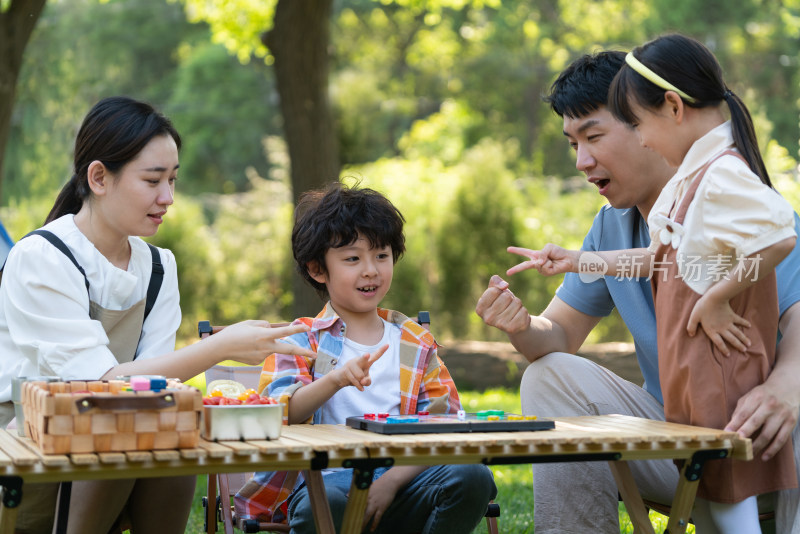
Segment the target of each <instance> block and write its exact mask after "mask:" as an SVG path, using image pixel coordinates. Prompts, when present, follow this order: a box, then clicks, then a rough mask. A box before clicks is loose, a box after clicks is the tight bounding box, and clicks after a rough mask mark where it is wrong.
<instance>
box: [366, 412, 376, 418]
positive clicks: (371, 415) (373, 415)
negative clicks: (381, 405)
mask: <svg viewBox="0 0 800 534" xmlns="http://www.w3.org/2000/svg"><path fill="white" fill-rule="evenodd" d="M364 419H375V414H374V413H365V414H364Z"/></svg>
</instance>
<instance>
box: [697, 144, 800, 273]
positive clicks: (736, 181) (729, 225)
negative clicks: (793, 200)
mask: <svg viewBox="0 0 800 534" xmlns="http://www.w3.org/2000/svg"><path fill="white" fill-rule="evenodd" d="M732 159H733V158H721V159H720V160H719V161H718V162H717V163H715V164H714V166H713V167H712V169H713V172H711V171H712V169H709V173H708V177H709V178H711V180H709V181H708V183H707V184H705V186H706V187H704V188H703V210H702V228H703V233H704V234H705V236H706V239H708V240H709V244H711V245H712V247H713V248H714V249H716V250H724V249H728V250H730V249H732V250H734V251H735V252H736V256H737V257H746V256H751V255H753V254H755V253H756V252H758V251H759V250H763V249H765V248H767V247H769V246H771V245H774V244H776V243H778V242H779V241H783V240H784V239H787V238H790V237H793V236H795V235H796V234H795V231H794V210H793V208H792V206H791V205H790V204H789V203H788V202H787V201H786V200H785V199H784V198H783V197H782V196H780V195H779V194H778V193H777V192H776V191H775V190H774V189H772V188H770V187H768V186H767V185H765V184H763V183H762V182H761V181H760V180H759V179H758V177H757V176H755V175H754V174H752V173H751V172H750V170H749V169H748V168H747V167H746V166H745V165H744V164H741V162H739V160H734V161H733V162H731V161H725V160H732ZM732 163H735V164H732Z"/></svg>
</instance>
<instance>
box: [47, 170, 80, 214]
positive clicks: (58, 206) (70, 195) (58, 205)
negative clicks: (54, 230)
mask: <svg viewBox="0 0 800 534" xmlns="http://www.w3.org/2000/svg"><path fill="white" fill-rule="evenodd" d="M79 181H80V178H79V177H78V175H77V174H73V175H72V178H70V180H69V182H67V183H66V184H65V185H64V187H62V188H61V192H60V193H59V194H58V197H56V201H55V203H54V204H53V208H52V209H51V210H50V213H49V214H48V215H47V219H45V221H44V223H45V224H47V223H49V222H51V221H54V220H56V219H58V218H59V217H61V216H62V215H67V214H69V213H71V214H76V213H78V212H79V211H80V210H81V207H82V206H83V201H84V199H85V198H86V195H87V194H88V191H87V189H88V187H80V185H81V184H80V183H79ZM84 185H86V184H84Z"/></svg>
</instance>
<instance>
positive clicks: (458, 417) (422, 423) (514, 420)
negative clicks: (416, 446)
mask: <svg viewBox="0 0 800 534" xmlns="http://www.w3.org/2000/svg"><path fill="white" fill-rule="evenodd" d="M347 426H349V427H352V428H355V429H358V430H369V431H370V432H377V433H379V434H431V433H439V432H515V431H516V432H518V431H531V430H549V429H551V428H555V422H554V421H553V420H551V419H545V418H539V417H536V416H524V415H518V414H511V413H505V412H504V411H503V410H485V411H482V412H476V413H464V412H459V413H458V414H428V413H426V412H422V413H420V414H417V415H389V414H364V415H363V416H359V417H348V418H347Z"/></svg>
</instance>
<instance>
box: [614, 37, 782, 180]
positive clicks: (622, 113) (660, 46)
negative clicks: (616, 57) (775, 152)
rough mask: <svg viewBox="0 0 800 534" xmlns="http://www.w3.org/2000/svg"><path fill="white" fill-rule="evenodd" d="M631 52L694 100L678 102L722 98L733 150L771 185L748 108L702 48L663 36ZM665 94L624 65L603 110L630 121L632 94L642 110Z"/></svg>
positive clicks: (700, 103) (701, 103) (709, 102)
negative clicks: (606, 107)
mask: <svg viewBox="0 0 800 534" xmlns="http://www.w3.org/2000/svg"><path fill="white" fill-rule="evenodd" d="M633 55H634V56H635V57H636V59H638V60H639V61H640V62H641V63H643V64H644V65H645V66H647V67H648V68H649V69H650V70H652V71H653V72H655V73H656V74H658V75H659V76H661V77H662V78H664V79H665V80H667V81H668V82H670V83H671V84H672V85H674V86H675V87H677V88H679V89H680V90H681V91H683V92H684V93H686V94H688V95H689V96H691V97H692V98H694V99H695V101H694V102H689V101H688V100H686V99H683V103H684V105H686V106H689V107H693V108H704V107H707V106H717V105H719V104H720V103H721V102H722V101H723V100H724V101H725V102H727V104H728V108H729V109H730V112H731V124H732V130H733V142H734V143H735V144H736V148H738V149H739V152H741V154H742V156H744V159H745V160H746V161H747V163H748V164H749V165H750V169H752V171H753V172H754V173H756V174H757V175H758V177H759V178H761V181H762V182H764V183H765V184H767V185H768V186H769V187H772V182H771V181H770V179H769V173H768V172H767V167H766V166H765V165H764V160H763V159H762V158H761V152H760V151H759V149H758V139H757V138H756V132H755V128H754V127H753V119H752V118H751V117H750V112H749V111H748V109H747V106H745V105H744V102H742V100H741V99H740V98H739V97H738V96H737V95H736V94H734V93H733V92H732V91H731V90H730V89H728V86H727V85H726V84H725V81H724V80H723V79H722V68H721V67H720V65H719V63H718V62H717V59H716V58H715V57H714V54H712V53H711V51H710V50H709V49H708V48H706V47H705V46H704V45H703V44H702V43H700V42H699V41H696V40H695V39H692V38H690V37H686V36H684V35H680V34H669V35H664V36H662V37H659V38H657V39H654V40H652V41H650V42H648V43H646V44H644V45H642V46H640V47H637V48H635V49H634V50H633ZM665 92H666V90H665V89H663V88H661V87H659V86H657V85H656V84H654V83H652V82H651V81H649V80H647V79H646V78H645V77H644V76H641V75H640V74H639V73H637V72H636V71H635V70H633V69H632V68H631V67H630V66H629V65H627V64H625V65H623V66H622V68H621V69H620V71H619V72H618V73H617V75H616V76H615V77H614V81H613V82H612V83H611V89H610V90H609V96H608V108H609V111H611V113H612V114H613V115H614V116H615V117H616V118H617V119H619V120H621V121H623V122H626V123H628V124H636V123H638V122H639V118H638V117H637V116H636V114H635V113H633V110H632V109H631V105H630V101H629V100H628V99H629V98H635V99H636V102H637V103H638V104H639V105H640V106H642V107H643V108H646V109H655V108H658V107H660V106H661V105H662V104H663V103H664V93H665Z"/></svg>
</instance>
